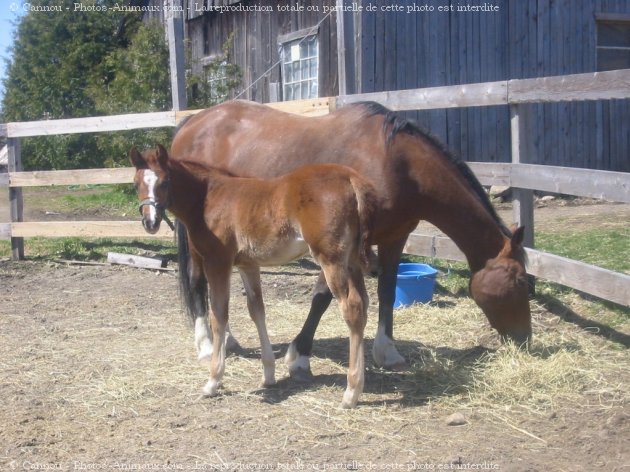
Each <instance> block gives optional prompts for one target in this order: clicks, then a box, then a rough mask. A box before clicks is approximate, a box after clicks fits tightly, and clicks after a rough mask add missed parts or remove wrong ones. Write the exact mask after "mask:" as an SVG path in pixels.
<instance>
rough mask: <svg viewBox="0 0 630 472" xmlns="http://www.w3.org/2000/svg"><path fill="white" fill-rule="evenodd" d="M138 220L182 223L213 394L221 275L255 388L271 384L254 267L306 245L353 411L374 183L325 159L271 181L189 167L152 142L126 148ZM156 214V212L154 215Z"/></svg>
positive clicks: (222, 323)
mask: <svg viewBox="0 0 630 472" xmlns="http://www.w3.org/2000/svg"><path fill="white" fill-rule="evenodd" d="M129 157H130V160H131V162H132V164H133V165H134V167H135V168H136V175H135V178H134V183H135V185H136V189H137V191H138V197H139V199H140V200H141V202H142V203H141V210H142V212H143V225H144V227H145V228H146V230H147V231H149V232H155V230H156V229H157V228H158V227H159V224H160V220H161V216H162V212H163V210H164V209H165V208H168V209H169V210H170V211H172V212H173V214H174V215H175V216H176V217H177V218H178V220H179V221H181V222H183V223H184V224H185V225H186V228H187V229H188V237H189V243H190V246H191V248H192V249H193V250H194V251H195V252H196V254H198V255H199V256H200V257H201V262H202V264H203V273H204V275H205V277H206V279H207V281H208V285H209V289H210V303H211V309H210V319H211V326H212V334H213V339H214V343H213V347H212V356H211V360H210V380H209V381H208V383H207V384H206V386H205V387H204V389H203V392H204V394H205V395H208V396H213V395H216V393H217V388H218V385H219V382H220V380H221V377H222V376H223V372H224V368H225V351H226V346H225V337H226V334H227V333H226V328H227V320H228V302H229V297H230V276H231V273H232V268H233V267H234V266H236V267H237V268H238V270H239V272H240V274H241V278H242V279H243V284H244V286H245V292H246V294H247V306H248V309H249V314H250V316H251V318H252V320H253V321H254V323H255V324H256V328H257V329H258V335H259V337H260V344H261V352H262V354H261V357H262V363H263V385H265V386H266V385H271V384H274V383H275V358H274V355H273V351H272V349H271V343H270V342H269V337H268V335H267V328H266V325H265V307H264V305H263V301H262V292H261V287H260V266H269V265H281V264H285V263H287V262H289V261H291V260H293V259H296V258H298V257H300V256H303V255H304V254H305V253H306V252H307V251H308V250H309V249H310V252H311V254H312V256H313V258H314V259H315V260H316V261H317V263H318V264H319V265H320V266H321V268H322V272H323V274H324V275H325V279H326V282H327V284H328V287H330V290H331V291H332V293H333V294H334V295H335V297H336V298H337V299H338V301H339V307H340V309H341V313H342V315H343V318H344V320H345V321H346V323H347V324H348V327H349V328H350V361H349V367H348V386H347V389H346V391H345V393H344V396H343V401H342V406H343V407H346V408H352V407H354V406H355V405H356V404H357V401H358V398H359V395H360V394H361V392H362V391H363V383H364V370H365V369H364V354H363V331H364V329H365V324H366V321H367V305H368V296H367V292H366V290H365V285H364V281H363V273H362V268H363V267H365V266H366V265H367V262H368V257H369V255H370V252H371V248H370V240H369V238H370V231H371V227H372V226H373V222H374V216H375V212H376V208H377V201H376V193H375V190H374V188H373V187H372V186H371V184H369V183H368V182H367V181H366V180H365V179H364V178H363V177H361V176H360V175H359V174H358V173H357V172H355V171H353V170H352V169H350V168H348V167H343V166H339V165H334V164H322V165H313V166H305V167H301V168H300V169H297V170H295V171H293V172H291V173H290V174H287V175H285V176H282V177H277V178H272V179H266V180H262V179H257V178H241V177H235V176H233V175H230V174H228V173H227V172H225V171H221V170H217V169H213V168H211V167H202V166H200V165H199V164H197V163H189V162H186V161H172V160H169V157H168V154H167V151H166V150H165V149H164V148H163V147H161V146H158V147H157V149H155V150H150V151H145V152H144V153H142V154H140V153H139V152H138V150H137V149H136V148H133V149H132V150H131V152H130V156H129ZM156 210H157V211H156Z"/></svg>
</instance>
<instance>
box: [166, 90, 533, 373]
mask: <svg viewBox="0 0 630 472" xmlns="http://www.w3.org/2000/svg"><path fill="white" fill-rule="evenodd" d="M171 156H172V159H175V160H192V161H195V162H198V163H199V164H202V165H204V166H214V167H218V168H221V169H224V170H227V171H229V172H232V173H234V174H237V175H246V176H256V177H262V178H268V177H275V176H279V175H283V174H286V173H288V172H291V171H292V170H294V169H297V168H299V167H300V166H303V165H307V164H318V163H319V164H321V163H336V164H343V165H346V166H348V167H351V168H353V169H354V170H356V171H357V172H358V173H359V174H361V175H362V176H364V177H366V178H367V179H368V180H369V181H370V182H372V183H373V184H374V186H375V187H376V191H377V194H378V197H379V211H378V214H377V218H376V222H375V227H374V234H373V242H374V244H377V245H378V262H379V276H378V277H379V280H378V299H379V323H378V328H377V333H376V337H375V340H374V348H373V352H372V353H373V356H374V360H375V362H376V364H378V365H381V366H384V367H388V368H395V367H398V366H400V365H404V359H403V357H402V356H401V355H400V354H399V353H398V351H397V350H396V347H395V345H394V342H393V326H392V325H393V321H392V318H393V317H392V311H393V304H394V297H395V286H396V274H397V266H398V262H399V260H400V256H401V253H402V250H403V247H404V245H405V242H406V240H407V236H408V235H409V233H410V232H411V231H412V230H413V229H414V228H415V227H416V226H417V224H418V222H419V221H420V220H426V221H428V222H430V223H432V224H434V225H435V226H437V227H438V228H439V229H440V230H441V231H443V232H444V233H445V234H446V235H448V236H449V237H450V238H451V239H452V240H453V241H454V242H455V244H456V245H457V246H458V247H459V248H460V249H461V250H462V252H463V253H464V254H465V255H466V258H467V261H468V265H469V267H470V270H471V273H472V278H471V283H470V293H471V295H472V297H473V299H474V300H475V301H476V302H477V304H478V305H479V306H480V307H481V309H482V310H483V312H484V313H485V315H486V317H487V318H488V320H489V322H490V324H491V326H492V327H494V328H495V329H496V330H497V331H498V332H499V334H500V335H501V337H502V339H505V338H510V339H512V340H514V341H515V342H516V343H518V344H523V343H527V342H528V341H529V339H530V337H531V315H530V309H529V300H528V289H527V281H526V272H525V252H524V250H523V248H522V246H521V243H522V238H523V230H522V229H521V228H519V229H517V230H516V231H515V232H514V233H513V234H512V232H510V230H508V229H507V228H506V227H505V225H504V224H503V223H502V222H501V221H500V219H499V218H498V216H497V214H496V212H495V211H494V209H493V207H492V205H491V203H490V201H489V199H488V197H487V195H486V193H485V191H484V190H483V188H482V186H481V184H480V183H479V181H478V180H477V179H476V178H475V176H474V175H473V173H472V172H471V171H470V168H469V167H468V166H467V165H466V164H465V163H464V162H463V161H461V160H459V159H457V158H455V157H453V156H452V155H450V154H449V153H448V152H447V151H446V150H445V149H444V147H443V146H442V145H441V144H440V143H439V142H438V141H436V140H435V139H433V138H432V137H430V136H429V135H427V134H426V133H424V132H423V131H421V130H420V129H419V128H418V127H417V126H415V125H414V124H412V123H411V122H409V121H407V120H405V119H403V118H401V117H399V116H398V115H396V114H395V113H393V112H391V111H389V110H388V109H386V108H385V107H383V106H381V105H379V104H377V103H358V104H353V105H348V106H346V107H343V108H341V109H338V110H336V111H334V112H332V113H330V114H328V115H325V116H321V117H303V116H297V115H292V114H287V113H283V112H280V111H277V110H274V109H272V108H270V107H267V106H264V105H260V104H256V103H252V102H245V101H231V102H226V103H224V104H221V105H218V106H215V107H213V108H209V109H207V110H204V111H203V112H201V113H199V114H197V115H195V116H193V117H191V118H189V119H188V120H186V121H185V122H184V123H182V124H181V125H180V127H179V128H178V130H177V131H176V134H175V137H174V139H173V143H172V146H171ZM178 240H179V243H178V244H179V256H180V268H184V270H180V286H181V288H182V294H183V298H184V300H185V303H186V306H187V308H188V312H189V314H190V315H191V317H192V318H193V320H199V319H203V318H204V317H205V311H204V309H203V307H204V303H205V304H207V292H206V288H205V287H206V282H205V280H203V273H202V272H201V271H200V270H199V267H200V260H199V256H198V255H197V254H196V253H195V251H194V250H190V251H188V248H187V246H186V244H187V240H186V236H185V228H180V233H179V238H178ZM331 299H332V294H331V291H330V290H329V288H328V287H327V286H326V283H325V279H324V277H323V276H321V274H320V278H319V281H318V283H317V285H316V287H315V290H314V296H313V300H312V304H311V309H310V312H309V314H308V318H307V320H306V322H305V324H304V327H303V328H302V331H301V332H300V334H299V335H298V336H297V337H296V338H295V340H294V341H293V343H292V344H291V346H290V348H289V351H288V353H287V360H288V362H289V368H290V372H291V374H292V375H295V374H299V373H300V372H307V371H308V368H309V357H308V356H310V353H311V349H312V343H313V337H314V335H315V329H316V328H317V325H318V323H319V320H320V318H321V316H322V314H323V313H324V311H325V310H326V308H327V307H328V305H329V303H330V301H331ZM195 326H196V333H195V336H196V338H197V339H202V338H208V333H205V332H204V331H203V329H204V326H203V323H196V325H195ZM206 329H207V328H206Z"/></svg>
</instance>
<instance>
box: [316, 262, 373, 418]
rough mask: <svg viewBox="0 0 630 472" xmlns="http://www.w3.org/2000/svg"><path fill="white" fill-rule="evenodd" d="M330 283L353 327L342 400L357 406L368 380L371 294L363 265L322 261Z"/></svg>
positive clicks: (348, 322) (348, 406) (344, 314)
mask: <svg viewBox="0 0 630 472" xmlns="http://www.w3.org/2000/svg"><path fill="white" fill-rule="evenodd" d="M322 269H323V270H324V273H325V274H326V280H327V281H328V286H329V287H330V289H331V290H332V293H333V294H334V295H335V297H336V298H337V300H338V302H339V308H340V310H341V314H342V316H343V318H344V320H345V321H346V324H347V325H348V328H350V343H349V344H350V352H349V354H350V355H349V365H348V385H347V387H346V391H345V392H344V395H343V400H342V402H341V407H342V408H354V407H355V406H356V404H357V402H358V401H359V396H360V395H361V393H362V392H363V386H364V383H365V358H364V349H363V333H364V331H365V325H366V323H367V307H368V296H367V291H366V290H365V283H364V280H363V273H362V270H361V266H360V264H359V263H358V262H357V263H356V264H352V265H351V266H350V267H347V268H345V267H343V266H341V265H337V264H331V265H328V264H325V263H324V264H322Z"/></svg>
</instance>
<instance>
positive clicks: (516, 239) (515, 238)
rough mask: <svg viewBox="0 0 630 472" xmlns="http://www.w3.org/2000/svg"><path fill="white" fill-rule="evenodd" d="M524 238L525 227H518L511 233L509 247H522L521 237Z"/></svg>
mask: <svg viewBox="0 0 630 472" xmlns="http://www.w3.org/2000/svg"><path fill="white" fill-rule="evenodd" d="M524 236H525V226H519V227H518V228H516V229H515V230H514V231H513V234H512V240H511V241H510V242H511V245H512V249H517V248H520V247H521V246H522V245H523V237H524Z"/></svg>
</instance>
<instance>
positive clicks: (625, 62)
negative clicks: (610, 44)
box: [597, 48, 630, 70]
mask: <svg viewBox="0 0 630 472" xmlns="http://www.w3.org/2000/svg"><path fill="white" fill-rule="evenodd" d="M628 68H630V49H606V48H597V70H617V69H628Z"/></svg>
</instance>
